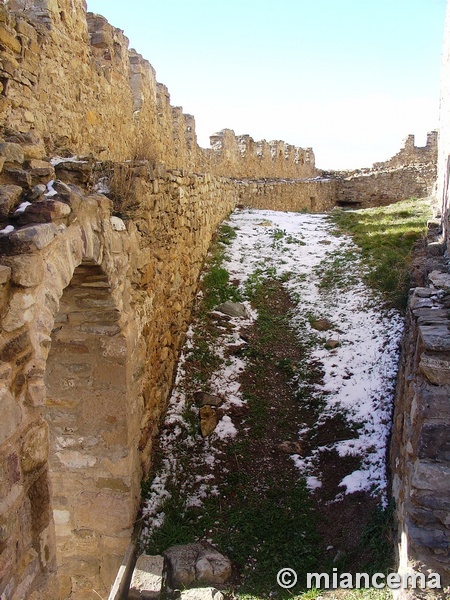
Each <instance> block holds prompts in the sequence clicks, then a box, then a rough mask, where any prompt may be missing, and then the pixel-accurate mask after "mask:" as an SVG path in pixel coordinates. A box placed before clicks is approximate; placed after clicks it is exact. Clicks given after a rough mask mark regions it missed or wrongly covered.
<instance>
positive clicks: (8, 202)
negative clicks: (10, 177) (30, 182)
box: [0, 185, 23, 220]
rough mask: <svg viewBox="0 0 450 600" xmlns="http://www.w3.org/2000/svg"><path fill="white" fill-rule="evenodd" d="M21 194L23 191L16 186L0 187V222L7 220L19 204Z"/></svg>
mask: <svg viewBox="0 0 450 600" xmlns="http://www.w3.org/2000/svg"><path fill="white" fill-rule="evenodd" d="M22 194H23V189H22V188H21V187H19V186H18V185H2V186H0V220H1V219H7V218H8V215H10V214H11V213H12V212H13V209H14V208H15V207H16V206H17V205H18V204H19V202H20V198H21V196H22Z"/></svg>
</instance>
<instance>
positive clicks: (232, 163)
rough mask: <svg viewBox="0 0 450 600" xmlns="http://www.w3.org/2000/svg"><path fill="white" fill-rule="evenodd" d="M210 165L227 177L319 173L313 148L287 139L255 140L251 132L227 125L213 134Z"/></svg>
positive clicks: (282, 176) (214, 170) (209, 153)
mask: <svg viewBox="0 0 450 600" xmlns="http://www.w3.org/2000/svg"><path fill="white" fill-rule="evenodd" d="M210 141H211V150H210V151H207V152H206V156H208V157H209V162H208V168H209V170H210V171H211V172H212V173H214V174H216V175H222V176H225V177H236V178H246V179H257V178H261V177H266V178H273V177H278V178H282V179H286V178H289V179H305V178H311V177H315V176H316V175H318V170H317V169H316V167H315V158H314V152H313V150H312V148H300V147H297V146H292V145H290V144H286V143H285V142H283V141H278V140H277V141H271V142H266V141H265V140H262V141H259V142H255V141H254V139H253V138H252V137H250V136H249V135H241V136H236V135H235V133H234V131H232V130H231V129H224V130H223V131H220V132H219V133H216V134H215V135H212V136H211V137H210Z"/></svg>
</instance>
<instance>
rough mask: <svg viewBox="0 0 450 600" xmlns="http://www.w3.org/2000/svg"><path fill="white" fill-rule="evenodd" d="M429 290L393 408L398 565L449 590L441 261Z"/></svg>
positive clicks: (447, 304)
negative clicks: (433, 575) (430, 575)
mask: <svg viewBox="0 0 450 600" xmlns="http://www.w3.org/2000/svg"><path fill="white" fill-rule="evenodd" d="M431 237H432V239H434V238H433V236H431ZM431 248H433V246H431ZM424 284H425V286H424V287H417V288H414V289H413V290H412V291H411V296H410V299H409V304H408V313H407V323H406V332H405V337H404V340H403V352H402V361H401V366H400V372H399V380H398V389H397V395H396V402H395V414H394V423H393V438H392V451H391V465H392V474H393V483H392V486H393V496H394V498H395V501H396V515H397V523H398V539H397V559H398V566H399V572H400V573H405V572H408V571H419V572H423V573H425V574H426V573H427V572H437V573H440V575H441V580H442V584H443V585H444V586H445V585H450V518H449V514H450V513H449V511H450V497H449V493H448V481H449V480H450V438H449V433H448V431H449V423H450V403H449V398H450V273H449V272H448V268H446V264H445V260H443V258H439V257H433V256H430V257H429V258H428V259H427V260H426V262H425V279H424ZM398 596H399V597H406V598H412V597H413V596H412V595H411V596H410V595H407V593H406V592H403V594H402V593H399V594H398Z"/></svg>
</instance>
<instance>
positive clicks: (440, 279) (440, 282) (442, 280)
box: [428, 271, 450, 290]
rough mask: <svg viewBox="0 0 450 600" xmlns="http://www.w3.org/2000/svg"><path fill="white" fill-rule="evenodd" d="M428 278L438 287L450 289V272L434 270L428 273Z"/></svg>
mask: <svg viewBox="0 0 450 600" xmlns="http://www.w3.org/2000/svg"><path fill="white" fill-rule="evenodd" d="M428 279H429V280H430V281H431V283H432V284H433V285H434V287H436V288H440V289H444V290H450V273H443V272H440V271H432V272H431V273H430V274H429V275H428Z"/></svg>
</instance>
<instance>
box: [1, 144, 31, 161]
mask: <svg viewBox="0 0 450 600" xmlns="http://www.w3.org/2000/svg"><path fill="white" fill-rule="evenodd" d="M0 156H2V157H3V158H4V159H5V162H11V163H19V164H22V163H23V161H24V160H25V159H24V156H23V149H22V146H21V145H20V144H14V143H13V142H2V143H0Z"/></svg>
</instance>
